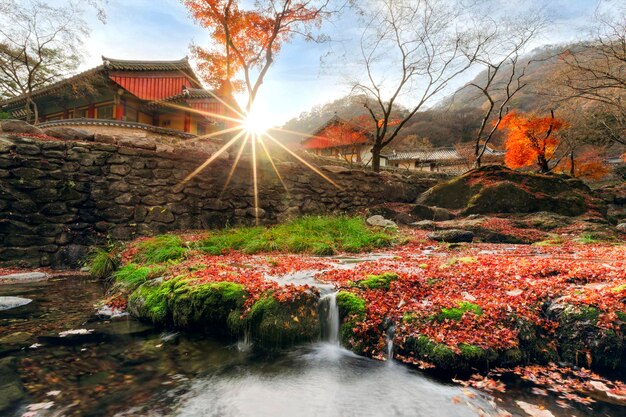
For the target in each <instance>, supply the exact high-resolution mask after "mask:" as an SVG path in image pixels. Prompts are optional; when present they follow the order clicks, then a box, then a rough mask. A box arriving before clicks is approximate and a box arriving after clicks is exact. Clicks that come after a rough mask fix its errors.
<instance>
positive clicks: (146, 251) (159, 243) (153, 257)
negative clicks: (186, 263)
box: [133, 235, 185, 265]
mask: <svg viewBox="0 0 626 417" xmlns="http://www.w3.org/2000/svg"><path fill="white" fill-rule="evenodd" d="M137 248H138V249H139V251H138V252H137V255H135V257H134V258H133V260H134V261H135V262H139V263H142V264H148V265H149V264H159V263H162V262H167V261H177V260H180V259H182V258H183V257H184V256H185V248H184V247H183V241H182V240H181V238H180V237H178V236H175V235H161V236H156V237H153V238H151V239H148V240H145V241H143V242H140V243H138V244H137Z"/></svg>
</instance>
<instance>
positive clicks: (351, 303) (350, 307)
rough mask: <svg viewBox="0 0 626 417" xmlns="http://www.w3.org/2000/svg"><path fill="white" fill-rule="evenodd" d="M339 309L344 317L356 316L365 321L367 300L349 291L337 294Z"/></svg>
mask: <svg viewBox="0 0 626 417" xmlns="http://www.w3.org/2000/svg"><path fill="white" fill-rule="evenodd" d="M337 307H338V308H339V311H340V313H341V315H342V316H355V317H357V318H358V319H360V320H363V319H365V312H366V309H365V300H363V299H362V298H361V297H359V296H357V295H354V294H352V293H351V292H347V291H340V292H339V293H337Z"/></svg>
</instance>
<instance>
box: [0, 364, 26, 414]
mask: <svg viewBox="0 0 626 417" xmlns="http://www.w3.org/2000/svg"><path fill="white" fill-rule="evenodd" d="M24 397H25V393H24V388H23V387H22V383H21V382H20V377H19V375H18V373H17V369H16V366H15V358H13V357H8V358H2V359H0V415H7V414H8V413H9V411H10V409H11V408H12V407H13V406H14V405H15V404H16V403H17V402H18V401H19V400H21V399H22V398H24Z"/></svg>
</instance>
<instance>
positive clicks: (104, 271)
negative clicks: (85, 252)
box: [87, 248, 120, 279]
mask: <svg viewBox="0 0 626 417" xmlns="http://www.w3.org/2000/svg"><path fill="white" fill-rule="evenodd" d="M119 264H120V261H119V258H118V257H117V255H115V254H114V253H112V252H109V251H106V250H104V249H101V248H94V249H92V250H91V253H90V254H89V258H88V259H87V268H89V274H90V275H91V276H92V277H94V278H98V279H104V278H108V277H110V276H111V275H112V274H113V272H115V270H116V269H117V268H118V267H119Z"/></svg>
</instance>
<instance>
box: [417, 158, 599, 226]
mask: <svg viewBox="0 0 626 417" xmlns="http://www.w3.org/2000/svg"><path fill="white" fill-rule="evenodd" d="M590 193H591V190H590V189H589V188H588V187H587V186H586V185H585V184H584V183H583V182H582V181H580V180H577V179H573V178H569V177H566V176H560V175H546V174H529V173H522V172H518V171H513V170H510V169H508V168H505V167H501V166H486V167H482V168H479V169H475V170H472V171H469V172H468V173H466V174H464V175H462V176H460V177H458V178H455V179H453V180H451V181H448V182H446V183H442V184H439V185H437V186H435V187H433V188H431V189H430V190H428V191H426V192H425V193H424V194H422V195H421V196H420V197H419V198H418V199H417V201H416V202H417V203H418V204H424V205H427V206H438V207H443V208H447V209H455V210H463V214H484V213H533V212H537V211H549V212H554V213H558V214H561V215H564V216H578V215H581V214H583V213H585V212H587V211H590V210H594V211H598V212H601V213H603V214H606V205H605V204H604V202H602V201H601V200H599V199H596V198H594V197H592V196H591V194H590Z"/></svg>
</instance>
